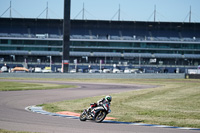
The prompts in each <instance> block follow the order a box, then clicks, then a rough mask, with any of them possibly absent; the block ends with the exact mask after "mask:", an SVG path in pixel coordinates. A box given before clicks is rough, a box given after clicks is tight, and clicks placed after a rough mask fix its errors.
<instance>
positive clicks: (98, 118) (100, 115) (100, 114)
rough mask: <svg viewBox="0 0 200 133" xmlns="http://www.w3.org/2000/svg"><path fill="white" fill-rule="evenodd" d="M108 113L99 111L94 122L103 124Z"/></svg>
mask: <svg viewBox="0 0 200 133" xmlns="http://www.w3.org/2000/svg"><path fill="white" fill-rule="evenodd" d="M106 115H107V113H106V112H105V111H99V112H98V113H97V115H96V117H95V118H94V121H95V122H97V123H99V122H102V121H103V120H104V119H105V118H106Z"/></svg>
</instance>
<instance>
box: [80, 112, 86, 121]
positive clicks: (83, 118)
mask: <svg viewBox="0 0 200 133" xmlns="http://www.w3.org/2000/svg"><path fill="white" fill-rule="evenodd" d="M79 119H80V121H86V120H87V115H86V113H85V111H84V112H83V113H82V114H81V115H80V117H79Z"/></svg>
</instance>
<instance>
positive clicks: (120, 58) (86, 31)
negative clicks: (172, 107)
mask: <svg viewBox="0 0 200 133" xmlns="http://www.w3.org/2000/svg"><path fill="white" fill-rule="evenodd" d="M62 25H63V20H58V19H19V18H0V59H1V60H2V61H5V62H6V61H8V62H23V61H24V60H27V61H28V62H49V59H50V58H49V57H51V59H52V62H54V63H61V61H62ZM70 41H71V43H70V62H71V63H74V60H77V62H78V63H99V62H100V61H102V63H103V64H132V65H184V66H185V65H186V66H195V65H198V64H200V23H178V22H139V21H136V22H134V21H99V20H98V21H96V20H71V35H70Z"/></svg>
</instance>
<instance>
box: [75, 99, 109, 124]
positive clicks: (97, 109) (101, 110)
mask: <svg viewBox="0 0 200 133" xmlns="http://www.w3.org/2000/svg"><path fill="white" fill-rule="evenodd" d="M90 106H91V107H90V109H89V110H87V109H85V110H84V111H83V113H82V114H81V115H80V117H79V119H80V121H86V120H94V121H95V122H97V123H99V122H102V121H103V120H104V119H105V118H106V115H107V114H108V113H110V112H111V110H110V108H109V105H108V104H101V105H97V104H96V103H93V104H90Z"/></svg>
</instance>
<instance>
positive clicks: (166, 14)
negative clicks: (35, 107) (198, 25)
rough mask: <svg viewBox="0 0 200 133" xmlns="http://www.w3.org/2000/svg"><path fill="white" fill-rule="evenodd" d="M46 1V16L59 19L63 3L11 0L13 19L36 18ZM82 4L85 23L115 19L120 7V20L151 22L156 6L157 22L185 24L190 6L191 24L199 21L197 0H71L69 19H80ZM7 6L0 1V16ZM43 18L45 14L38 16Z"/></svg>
mask: <svg viewBox="0 0 200 133" xmlns="http://www.w3.org/2000/svg"><path fill="white" fill-rule="evenodd" d="M47 2H48V5H49V6H48V7H49V11H48V17H49V18H56V19H57V18H61V19H62V18H63V2H64V0H12V17H18V18H19V17H20V18H21V17H24V18H37V17H38V16H39V15H40V14H41V13H42V12H43V11H44V10H45V8H46V5H47ZM83 3H84V5H85V10H86V11H85V19H88V20H89V19H95V20H111V19H112V20H117V19H118V15H116V16H114V15H115V14H116V13H117V11H118V9H119V5H120V7H121V8H120V9H121V15H120V16H121V17H120V19H121V20H128V21H153V15H152V14H153V11H154V6H155V5H156V10H157V13H156V14H157V15H156V21H168V22H169V21H172V22H188V21H189V17H188V16H187V15H188V13H189V10H190V6H191V7H192V22H200V0H71V19H75V18H76V19H82V13H80V11H81V10H82V8H83ZM9 6H10V0H0V16H1V15H2V14H3V13H4V12H5V11H6V10H7V9H8V8H9ZM78 13H80V14H79V15H78ZM9 14H10V12H9V11H7V12H6V13H5V14H4V15H3V16H2V17H9ZM77 15H78V16H77ZM45 17H46V12H44V13H43V14H41V15H40V16H39V18H45Z"/></svg>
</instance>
